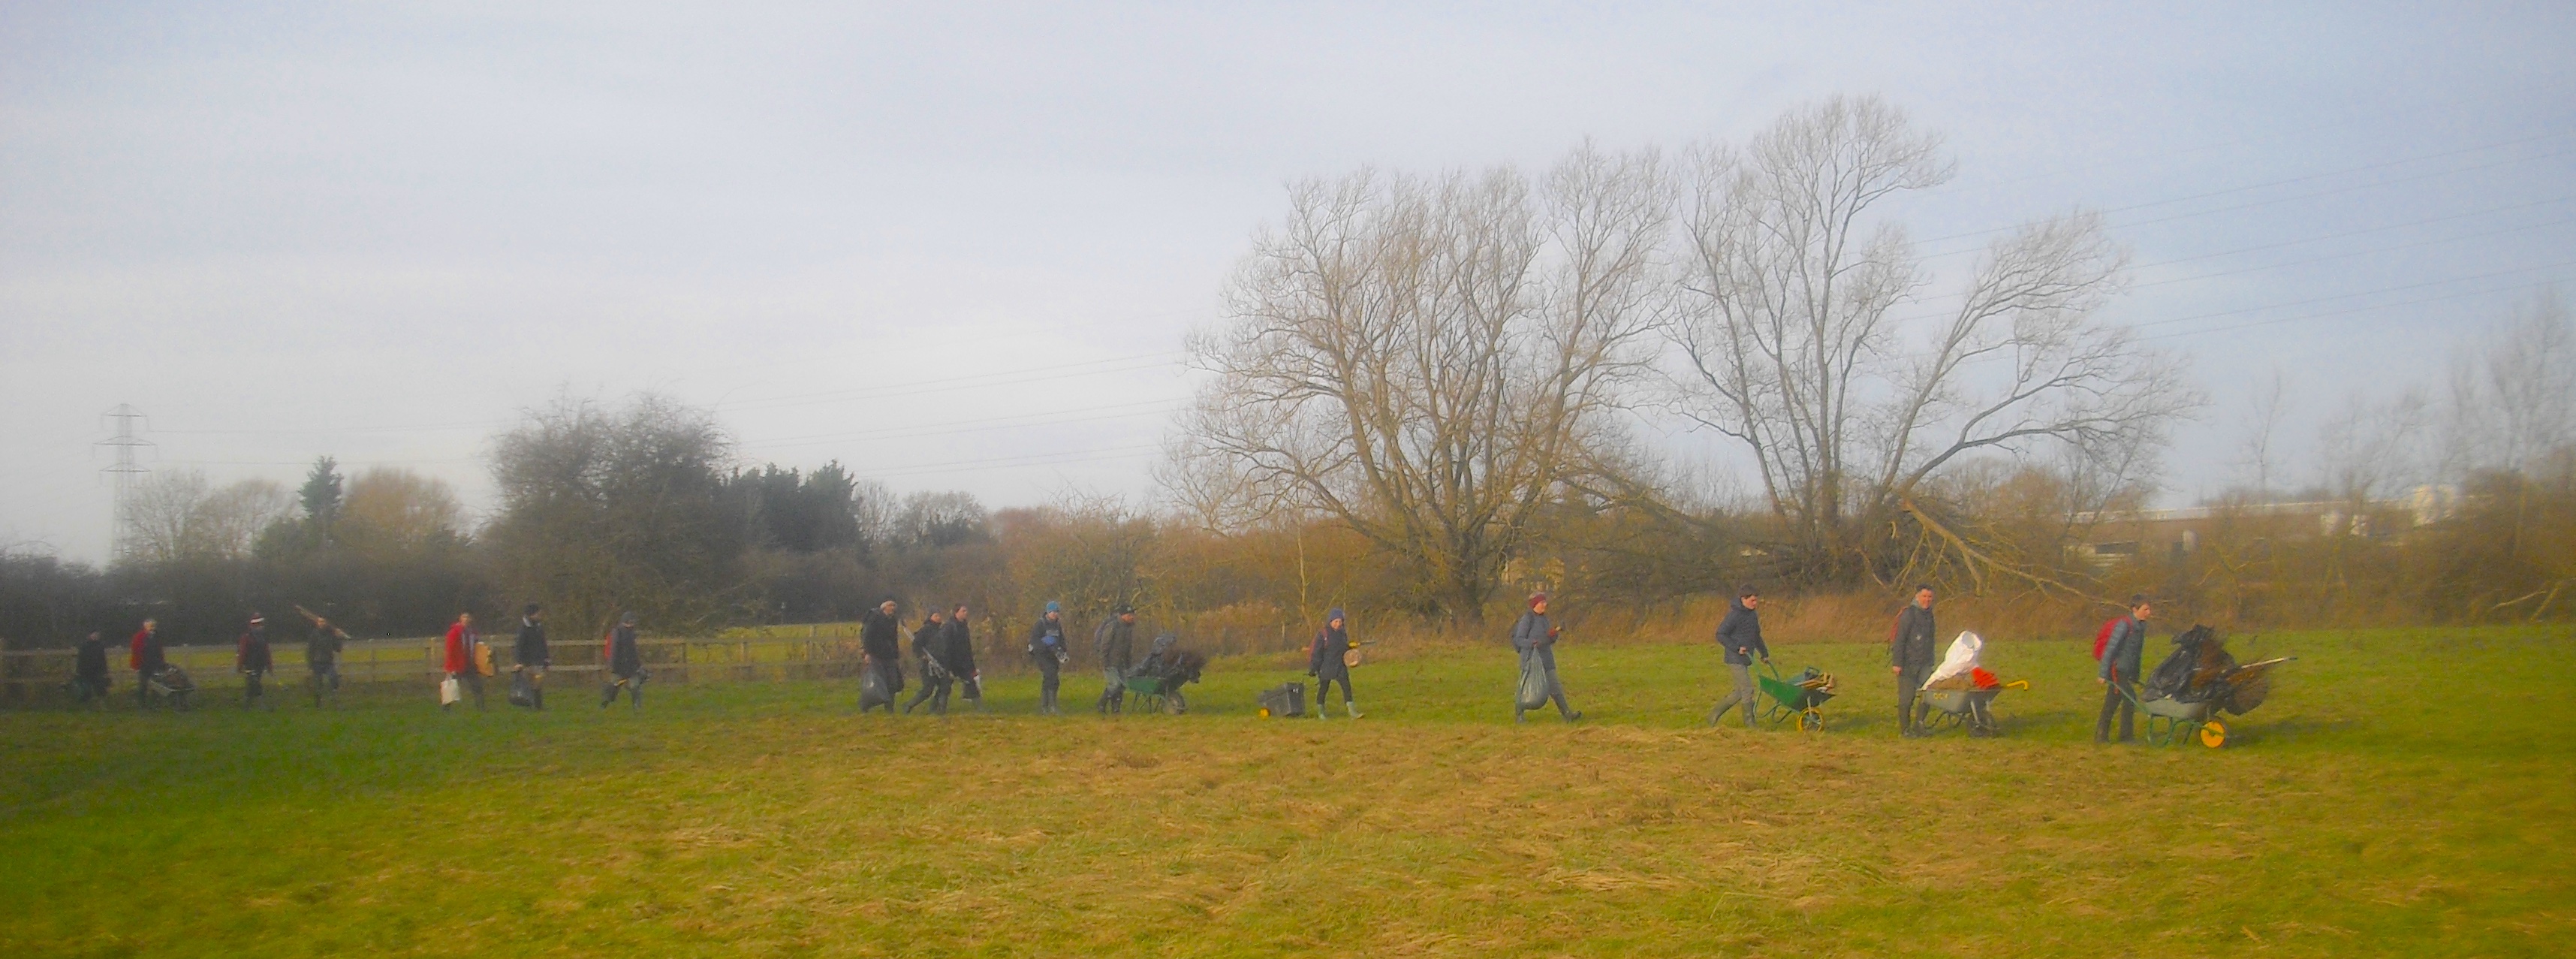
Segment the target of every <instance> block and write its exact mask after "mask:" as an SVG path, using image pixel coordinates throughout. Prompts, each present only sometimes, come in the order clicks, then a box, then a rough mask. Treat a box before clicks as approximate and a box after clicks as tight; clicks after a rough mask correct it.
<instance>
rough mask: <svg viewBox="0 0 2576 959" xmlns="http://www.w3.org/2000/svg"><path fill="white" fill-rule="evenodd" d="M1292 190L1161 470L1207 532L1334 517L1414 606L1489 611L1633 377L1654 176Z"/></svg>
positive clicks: (1550, 175) (1649, 161) (1242, 271)
mask: <svg viewBox="0 0 2576 959" xmlns="http://www.w3.org/2000/svg"><path fill="white" fill-rule="evenodd" d="M1288 199H1289V210H1288V216H1287V221H1286V223H1285V224H1284V225H1282V226H1280V227H1279V228H1278V229H1277V230H1276V231H1266V232H1264V233H1262V234H1261V235H1259V236H1258V238H1257V239H1256V241H1255V243H1254V248H1253V251H1252V254H1251V255H1250V256H1249V257H1248V258H1247V259H1246V260H1245V262H1244V263H1243V265H1242V266H1241V267H1240V268H1239V269H1238V271H1237V272H1236V274H1235V276H1234V278H1233V281H1232V283H1231V285H1230V287H1229V290H1228V302H1229V305H1230V307H1231V312H1232V314H1233V317H1232V320H1231V321H1230V322H1228V323H1226V324H1224V325H1223V326H1222V327H1220V328H1217V329H1214V330H1210V331H1204V332H1202V333H1200V334H1198V335H1196V336H1194V337H1193V338H1192V340H1191V349H1192V352H1193V354H1194V356H1195V360H1196V363H1197V364H1198V365H1199V366H1200V367H1201V368H1203V369H1206V370H1209V371H1212V372H1214V373H1215V374H1216V378H1215V380H1214V381H1213V382H1211V383H1210V384H1208V385H1207V386H1206V387H1205V388H1204V389H1203V390H1202V391H1201V393H1200V394H1199V396H1198V398H1197V401H1196V404H1195V406H1194V408H1193V409H1192V410H1191V411H1190V412H1189V413H1188V414H1186V416H1185V418H1184V433H1185V436H1184V437H1183V438H1182V439H1180V440H1179V441H1178V442H1176V444H1175V449H1174V463H1173V464H1172V467H1173V468H1172V469H1170V470H1169V471H1168V472H1167V474H1166V475H1167V478H1168V479H1170V480H1171V481H1172V485H1173V486H1174V488H1175V489H1176V490H1178V491H1180V492H1182V493H1183V494H1184V496H1185V498H1192V499H1195V500H1198V501H1199V502H1197V503H1196V504H1194V505H1196V506H1198V507H1199V509H1198V512H1199V514H1200V515H1201V516H1202V517H1206V518H1210V519H1211V520H1216V521H1224V520H1225V519H1226V518H1228V517H1232V518H1236V519H1240V518H1242V517H1245V516H1248V515H1260V514H1262V513H1273V514H1275V513H1277V512H1280V511H1286V512H1290V513H1296V514H1302V515H1317V514H1320V515H1326V516H1331V517H1335V518H1337V519H1339V520H1340V521H1342V522H1344V523H1347V524H1349V525H1350V527H1351V528H1352V529H1354V530H1357V531H1358V532H1359V533H1360V534H1361V535H1363V536H1365V537H1367V538H1368V539H1369V540H1370V541H1371V542H1372V543H1374V544H1375V545H1376V546H1377V547H1379V548H1380V549H1383V550H1385V551H1387V552H1388V553H1389V554H1391V555H1392V556H1394V557H1396V558H1398V559H1399V560H1401V561H1402V562H1403V563H1404V564H1405V565H1406V566H1407V567H1408V568H1410V569H1412V570H1413V571H1414V572H1415V574H1416V582H1415V584H1414V586H1415V588H1414V590H1413V594H1414V596H1415V598H1416V600H1417V601H1418V602H1419V604H1420V605H1421V606H1422V607H1423V608H1424V609H1426V610H1435V611H1440V612H1445V613H1447V614H1448V615H1449V616H1450V617H1452V618H1454V619H1461V620H1468V621H1473V620H1477V619H1480V618H1481V617H1482V615H1483V609H1484V606H1485V604H1486V602H1487V601H1488V600H1490V599H1491V598H1492V595H1493V593H1494V590H1495V589H1496V587H1497V586H1498V585H1499V584H1500V578H1501V575H1502V570H1503V568H1504V565H1505V564H1506V563H1507V562H1508V561H1509V560H1510V559H1511V558H1512V557H1513V555H1514V553H1515V550H1516V549H1518V548H1519V547H1520V545H1521V543H1522V541H1523V538H1524V536H1525V535H1526V531H1527V529H1528V525H1529V520H1530V518H1531V516H1532V514H1533V513H1534V512H1535V511H1537V510H1538V509H1539V508H1540V506H1541V505H1542V504H1543V503H1544V502H1545V501H1546V500H1547V499H1548V498H1549V497H1550V496H1551V495H1554V494H1555V493H1556V492H1557V491H1558V490H1559V489H1560V484H1561V482H1562V481H1563V480H1565V479H1567V478H1569V477H1571V476H1576V475H1580V474H1582V473H1583V472H1584V471H1586V470H1589V469H1591V468H1592V466H1593V461H1594V455H1595V453H1596V452H1598V451H1600V450H1601V449H1602V448H1603V441H1604V440H1605V439H1606V438H1608V437H1610V436H1611V434H1612V433H1613V432H1614V430H1613V424H1612V422H1611V420H1610V418H1609V414H1610V413H1611V411H1612V410H1613V409H1614V407H1615V404H1616V403H1617V402H1618V401H1619V399H1620V397H1619V393H1620V389H1619V387H1620V386H1621V384H1622V383H1623V382H1624V381H1626V380H1627V379H1628V378H1629V377H1631V376H1632V375H1633V374H1634V373H1635V372H1636V371H1638V370H1639V369H1640V368H1641V366H1642V362H1643V356H1642V355H1641V354H1642V352H1643V351H1641V350H1640V349H1639V348H1638V346H1639V343H1638V341H1639V340H1640V339H1641V338H1642V337H1641V334H1643V333H1644V332H1645V331H1646V330H1647V329H1648V328H1649V324H1648V322H1647V321H1646V320H1647V309H1646V304H1648V303H1649V302H1650V301H1651V300H1652V298H1653V293H1654V289H1655V283H1656V281H1657V273H1656V266H1657V264H1656V261H1655V256H1656V251H1657V249H1658V247H1659V245H1660V244H1661V242H1662V241H1663V239H1664V237H1665V234H1666V233H1667V232H1668V229H1669V223H1670V218H1671V209H1672V206H1671V201H1670V188H1669V186H1668V179H1667V176H1666V174H1665V172H1664V170H1663V167H1662V164H1661V162H1660V160H1659V159H1658V157H1657V156H1656V155H1655V154H1653V153H1639V154H1627V155H1613V154H1608V153H1604V152H1601V151H1597V150H1594V149H1592V148H1590V147H1588V146H1587V147H1585V148H1582V149H1578V150H1576V151H1575V152H1573V153H1571V154H1570V155H1568V156H1567V157H1565V158H1564V159H1563V160H1562V161H1560V162H1559V163H1557V164H1556V165H1555V166H1554V167H1553V168H1551V169H1550V170H1548V171H1547V172H1546V174H1545V175H1544V176H1542V177H1540V178H1539V179H1538V181H1537V182H1536V183H1533V182H1532V181H1531V178H1529V177H1528V176H1526V175H1524V174H1522V173H1520V172H1518V171H1515V170H1510V169H1496V170H1489V171H1485V172H1481V173H1467V172H1450V173H1446V174H1442V175H1439V176H1435V177H1427V178H1418V177H1408V176H1400V175H1388V174H1383V173H1379V172H1375V171H1370V170H1362V171H1359V172H1356V173H1353V174H1350V175H1348V176H1344V177H1341V178H1338V179H1332V180H1320V179H1318V180H1307V181H1303V182H1299V183H1296V184H1294V185H1292V186H1291V187H1290V189H1289V194H1288ZM1218 500H1222V501H1229V502H1232V503H1235V504H1251V505H1253V506H1254V507H1256V508H1254V509H1251V510H1242V509H1234V510H1228V509H1223V508H1217V507H1215V506H1213V505H1211V503H1212V501H1218Z"/></svg>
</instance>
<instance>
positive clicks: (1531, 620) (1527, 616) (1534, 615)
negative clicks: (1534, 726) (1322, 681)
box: [1342, 593, 1583, 723]
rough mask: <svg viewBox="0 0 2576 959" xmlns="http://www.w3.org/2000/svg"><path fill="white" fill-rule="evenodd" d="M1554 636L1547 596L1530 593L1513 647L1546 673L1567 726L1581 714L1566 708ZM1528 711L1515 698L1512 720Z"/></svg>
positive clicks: (1518, 719)
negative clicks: (1558, 671)
mask: <svg viewBox="0 0 2576 959" xmlns="http://www.w3.org/2000/svg"><path fill="white" fill-rule="evenodd" d="M1556 635H1557V629H1556V626H1555V625H1554V624H1552V623H1549V622H1548V621H1547V594H1546V593H1532V594H1530V598H1529V611H1528V612H1525V613H1522V614H1521V618H1520V620H1519V621H1518V622H1515V623H1513V624H1512V648H1513V649H1516V650H1519V651H1520V654H1521V656H1522V657H1523V658H1524V659H1527V658H1531V657H1535V658H1536V659H1537V660H1538V668H1539V669H1540V670H1542V671H1544V672H1545V673H1546V674H1547V698H1548V699H1549V700H1550V701H1553V702H1554V703H1556V714H1557V715H1558V716H1561V717H1564V719H1565V721H1566V722H1569V723H1570V722H1573V721H1575V720H1578V719H1582V718H1583V714H1582V713H1578V712H1575V711H1574V708H1573V707H1571V706H1568V705H1566V702H1565V684H1564V683H1563V682H1561V681H1559V680H1558V679H1557V678H1556ZM1342 688H1344V689H1349V688H1350V686H1349V684H1347V683H1345V684H1344V685H1343V687H1342ZM1527 711H1528V710H1526V709H1523V708H1522V707H1521V704H1520V702H1519V700H1518V698H1517V697H1515V698H1514V700H1513V702H1512V721H1513V722H1516V723H1517V722H1525V721H1526V717H1524V716H1523V715H1522V714H1523V713H1526V712H1527Z"/></svg>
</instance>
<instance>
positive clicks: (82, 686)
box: [72, 631, 107, 707]
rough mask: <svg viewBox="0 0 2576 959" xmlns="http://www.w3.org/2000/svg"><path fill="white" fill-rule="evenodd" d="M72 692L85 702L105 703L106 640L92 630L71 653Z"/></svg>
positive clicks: (104, 704)
mask: <svg viewBox="0 0 2576 959" xmlns="http://www.w3.org/2000/svg"><path fill="white" fill-rule="evenodd" d="M72 694H73V695H75V696H78V697H80V701H81V702H83V703H87V702H89V701H91V700H97V701H98V704H99V705H100V706H101V707H105V706H106V705H107V641H106V640H104V639H100V638H99V636H98V633H97V632H95V631H92V632H91V633H90V634H89V635H87V636H84V637H81V641H80V646H79V647H78V648H76V649H75V650H74V651H73V653H72Z"/></svg>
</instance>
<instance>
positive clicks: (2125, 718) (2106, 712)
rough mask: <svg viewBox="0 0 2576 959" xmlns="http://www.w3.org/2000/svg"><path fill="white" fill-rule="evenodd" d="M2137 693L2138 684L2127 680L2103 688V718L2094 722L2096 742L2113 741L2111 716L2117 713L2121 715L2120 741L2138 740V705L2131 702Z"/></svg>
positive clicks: (2094, 739)
mask: <svg viewBox="0 0 2576 959" xmlns="http://www.w3.org/2000/svg"><path fill="white" fill-rule="evenodd" d="M2137 692H2138V684H2136V683H2133V682H2130V681H2128V680H2125V679H2119V680H2113V681H2111V682H2110V683H2108V684H2105V685H2104V686H2103V688H2102V717H2101V718H2100V719H2096V720H2094V721H2093V741H2094V742H2097V743H2107V742H2110V741H2111V714H2112V713H2113V712H2115V711H2116V712H2118V713H2119V714H2120V741H2121V742H2124V743H2125V742H2131V741H2134V740H2136V739H2137V738H2138V704H2137V703H2135V702H2132V701H2131V697H2134V696H2136V695H2137Z"/></svg>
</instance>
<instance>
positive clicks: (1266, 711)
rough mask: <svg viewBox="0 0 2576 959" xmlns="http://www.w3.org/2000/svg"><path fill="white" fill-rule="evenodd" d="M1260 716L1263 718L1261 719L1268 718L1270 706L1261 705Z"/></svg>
mask: <svg viewBox="0 0 2576 959" xmlns="http://www.w3.org/2000/svg"><path fill="white" fill-rule="evenodd" d="M1261 718H1263V719H1268V718H1270V707H1268V706H1263V707H1261Z"/></svg>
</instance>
